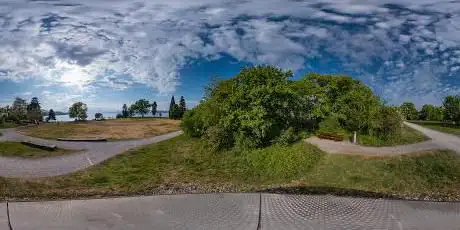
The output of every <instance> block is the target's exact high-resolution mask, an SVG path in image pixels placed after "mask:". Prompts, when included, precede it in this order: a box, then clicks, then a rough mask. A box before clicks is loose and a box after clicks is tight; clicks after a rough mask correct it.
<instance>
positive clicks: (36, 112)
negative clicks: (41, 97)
mask: <svg viewBox="0 0 460 230" xmlns="http://www.w3.org/2000/svg"><path fill="white" fill-rule="evenodd" d="M27 117H28V118H29V120H33V121H35V122H38V121H43V116H42V110H41V107H40V103H39V102H38V98H37V97H33V98H32V100H31V101H30V104H29V105H28V106H27Z"/></svg>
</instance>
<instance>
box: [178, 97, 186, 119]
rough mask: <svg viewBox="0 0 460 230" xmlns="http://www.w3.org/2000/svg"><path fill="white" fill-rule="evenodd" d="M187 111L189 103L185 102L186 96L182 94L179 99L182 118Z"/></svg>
mask: <svg viewBox="0 0 460 230" xmlns="http://www.w3.org/2000/svg"><path fill="white" fill-rule="evenodd" d="M185 111H187V105H186V104H185V98H184V96H181V97H180V101H179V116H180V117H181V118H182V117H183V116H184V113H185Z"/></svg>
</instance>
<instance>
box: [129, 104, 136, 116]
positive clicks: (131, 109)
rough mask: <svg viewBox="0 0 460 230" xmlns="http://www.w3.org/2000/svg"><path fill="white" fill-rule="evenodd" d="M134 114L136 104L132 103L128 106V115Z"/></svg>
mask: <svg viewBox="0 0 460 230" xmlns="http://www.w3.org/2000/svg"><path fill="white" fill-rule="evenodd" d="M135 114H136V105H135V104H132V105H130V106H129V108H128V117H133V116H134V115H135Z"/></svg>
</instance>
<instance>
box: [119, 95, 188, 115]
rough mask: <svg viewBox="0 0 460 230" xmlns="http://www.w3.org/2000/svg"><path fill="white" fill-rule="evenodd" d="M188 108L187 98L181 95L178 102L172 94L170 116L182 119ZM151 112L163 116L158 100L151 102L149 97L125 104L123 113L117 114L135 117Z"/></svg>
mask: <svg viewBox="0 0 460 230" xmlns="http://www.w3.org/2000/svg"><path fill="white" fill-rule="evenodd" d="M186 110H187V107H186V104H185V98H184V97H183V96H181V98H180V102H179V104H176V102H175V99H174V96H172V98H171V103H170V106H169V111H168V112H169V118H170V119H181V118H182V116H183V115H184V113H185V111H186ZM149 113H151V114H152V116H160V117H161V115H162V114H161V112H158V104H157V102H156V101H154V102H153V103H150V102H149V101H148V100H147V99H139V100H137V101H136V102H134V103H133V104H131V105H130V106H128V105H127V104H123V106H122V109H121V113H120V114H117V118H128V117H134V116H135V115H138V116H141V117H144V116H145V115H147V114H149Z"/></svg>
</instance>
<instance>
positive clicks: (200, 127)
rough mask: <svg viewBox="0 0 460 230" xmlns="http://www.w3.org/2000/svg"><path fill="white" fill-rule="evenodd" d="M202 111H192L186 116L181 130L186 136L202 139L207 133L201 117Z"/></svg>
mask: <svg viewBox="0 0 460 230" xmlns="http://www.w3.org/2000/svg"><path fill="white" fill-rule="evenodd" d="M200 112H201V110H199V109H196V108H195V109H192V110H189V111H187V112H186V113H185V114H184V117H183V119H182V123H181V128H182V130H183V131H184V133H185V135H188V136H190V137H201V136H203V134H204V133H205V129H204V121H203V120H202V118H203V116H200V114H199V113H200Z"/></svg>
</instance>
